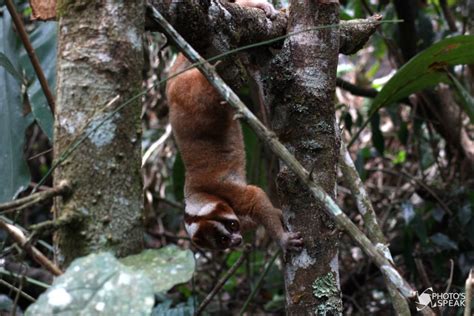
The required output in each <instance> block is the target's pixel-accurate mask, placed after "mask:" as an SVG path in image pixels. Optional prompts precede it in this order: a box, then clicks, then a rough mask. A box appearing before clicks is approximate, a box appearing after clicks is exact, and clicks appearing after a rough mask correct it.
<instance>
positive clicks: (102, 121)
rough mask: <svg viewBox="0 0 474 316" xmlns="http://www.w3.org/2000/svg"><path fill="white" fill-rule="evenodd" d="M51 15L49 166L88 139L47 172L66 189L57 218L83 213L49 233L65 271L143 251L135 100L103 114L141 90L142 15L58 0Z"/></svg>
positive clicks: (140, 6) (120, 7)
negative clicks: (96, 256) (105, 254)
mask: <svg viewBox="0 0 474 316" xmlns="http://www.w3.org/2000/svg"><path fill="white" fill-rule="evenodd" d="M57 12H58V17H59V18H60V19H59V30H60V33H59V49H58V61H57V78H58V79H57V112H56V123H55V142H54V150H55V155H56V161H61V159H62V157H63V156H62V154H63V153H64V152H65V151H66V150H67V149H68V148H70V146H71V145H74V144H76V143H77V141H78V140H79V139H80V138H81V137H83V135H86V136H87V138H86V139H85V140H84V142H83V143H82V144H81V145H80V147H78V149H77V150H76V151H75V152H74V153H73V154H72V155H71V156H70V157H69V158H67V159H66V161H64V162H62V164H61V165H60V166H59V167H58V168H57V169H56V171H55V174H54V178H55V183H56V185H57V184H58V183H59V181H60V180H62V179H67V180H69V182H70V183H71V185H72V188H73V193H72V194H71V196H70V197H68V198H64V199H57V201H56V203H55V216H56V218H57V217H58V216H63V215H70V214H75V213H76V214H77V213H80V214H81V215H82V216H83V219H82V220H81V221H78V222H75V223H73V224H70V225H69V226H66V227H64V228H63V229H61V230H59V231H58V233H57V234H56V236H55V247H56V250H57V253H56V259H57V260H58V261H59V264H60V265H61V266H67V265H69V263H70V262H71V261H72V260H73V259H75V258H77V257H79V256H83V255H86V254H89V253H91V252H97V251H112V252H114V253H115V254H116V255H118V256H124V255H128V254H130V253H134V252H137V251H140V250H141V249H142V245H143V231H142V225H141V210H142V184H141V174H140V160H141V159H140V158H141V153H140V150H141V146H140V137H141V130H140V111H141V102H140V99H138V100H135V101H133V102H134V104H132V105H131V106H128V107H126V108H125V109H124V110H123V111H120V112H117V113H116V114H114V115H113V116H111V118H110V119H108V120H107V119H106V117H107V115H109V114H111V113H112V112H113V111H114V109H116V108H117V106H119V105H120V104H122V103H123V102H125V101H127V100H129V99H130V98H131V97H133V96H135V95H136V94H138V93H140V91H141V81H142V78H141V70H142V61H143V54H142V34H143V30H144V14H145V13H144V2H143V1H134V2H127V3H126V4H125V2H123V1H112V2H110V1H107V2H103V1H101V2H94V1H77V2H76V1H61V2H59V3H58V11H57ZM117 96H119V97H118V99H116V100H115V102H111V100H114V98H116V97H117ZM107 104H108V105H107ZM106 105H107V106H106ZM99 125H100V128H97V127H98V126H99ZM96 128H97V130H95V129H96Z"/></svg>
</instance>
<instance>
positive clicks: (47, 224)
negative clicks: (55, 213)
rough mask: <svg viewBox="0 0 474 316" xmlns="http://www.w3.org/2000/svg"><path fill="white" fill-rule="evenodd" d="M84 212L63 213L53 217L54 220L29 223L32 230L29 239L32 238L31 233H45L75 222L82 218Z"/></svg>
mask: <svg viewBox="0 0 474 316" xmlns="http://www.w3.org/2000/svg"><path fill="white" fill-rule="evenodd" d="M84 216H85V215H84V214H82V213H79V212H70V213H67V214H63V215H61V216H60V217H58V218H56V219H54V220H49V221H44V222H41V223H39V224H35V225H31V226H30V227H29V229H31V230H32V231H33V233H32V235H31V236H30V239H32V237H33V235H35V236H37V235H43V234H45V233H49V232H53V231H55V230H58V229H60V228H61V227H64V226H66V225H69V224H71V223H73V222H76V221H78V220H80V219H82V218H84Z"/></svg>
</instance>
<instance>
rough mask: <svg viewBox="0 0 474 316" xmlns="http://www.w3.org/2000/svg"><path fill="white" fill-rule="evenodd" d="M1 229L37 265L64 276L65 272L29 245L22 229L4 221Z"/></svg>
mask: <svg viewBox="0 0 474 316" xmlns="http://www.w3.org/2000/svg"><path fill="white" fill-rule="evenodd" d="M0 228H1V229H3V230H5V231H6V232H7V233H8V235H10V236H11V237H12V239H13V240H14V241H15V242H16V243H17V244H18V246H20V247H21V248H22V249H23V250H25V251H26V252H27V253H28V254H29V255H30V256H31V257H32V258H33V259H34V260H35V261H36V262H37V263H39V264H40V265H41V266H43V267H44V268H45V269H47V270H48V271H49V272H51V273H52V274H54V275H55V276H59V275H61V274H63V272H62V271H61V270H60V269H59V268H58V267H57V266H56V265H55V264H54V263H52V262H51V261H50V260H49V259H48V258H47V257H46V256H45V255H43V254H42V253H41V252H40V251H39V250H38V249H37V248H35V247H33V246H32V245H30V243H28V239H27V238H26V237H25V235H24V234H23V232H22V231H21V230H20V229H18V228H17V227H15V226H14V225H10V224H7V223H5V222H4V221H0Z"/></svg>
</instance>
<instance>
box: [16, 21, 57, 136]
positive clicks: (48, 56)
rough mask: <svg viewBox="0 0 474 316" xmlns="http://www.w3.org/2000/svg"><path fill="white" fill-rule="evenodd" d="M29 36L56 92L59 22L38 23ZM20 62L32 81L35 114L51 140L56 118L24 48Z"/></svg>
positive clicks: (29, 93) (29, 89)
mask: <svg viewBox="0 0 474 316" xmlns="http://www.w3.org/2000/svg"><path fill="white" fill-rule="evenodd" d="M29 38H30V41H31V45H32V46H33V48H34V50H35V53H36V56H37V57H38V59H39V61H40V65H41V69H42V70H43V73H44V75H45V77H46V80H47V82H48V86H49V90H50V91H51V92H52V93H54V92H55V90H56V46H57V22H54V21H49V22H41V23H39V24H37V26H36V28H35V30H34V31H33V32H32V33H31V34H29ZM20 63H21V66H22V67H23V68H24V69H25V72H26V75H27V77H28V79H29V80H30V81H31V83H30V85H29V86H28V89H27V93H28V98H29V100H30V104H31V110H32V112H33V116H34V117H35V120H36V121H37V122H38V124H39V126H40V127H41V129H42V130H43V132H44V133H45V134H46V136H48V138H49V140H50V141H52V139H53V126H54V118H53V115H52V113H51V110H50V108H49V106H48V102H47V100H46V97H45V94H44V92H43V89H42V88H41V84H40V83H39V80H38V77H37V76H36V72H35V71H34V69H33V66H32V65H31V61H30V58H29V57H28V54H27V53H26V51H25V50H24V49H23V50H22V54H21V55H20Z"/></svg>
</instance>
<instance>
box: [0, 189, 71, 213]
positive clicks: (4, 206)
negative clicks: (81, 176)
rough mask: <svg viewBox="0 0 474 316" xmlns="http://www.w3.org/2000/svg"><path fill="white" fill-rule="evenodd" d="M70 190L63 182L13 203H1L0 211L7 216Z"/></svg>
mask: <svg viewBox="0 0 474 316" xmlns="http://www.w3.org/2000/svg"><path fill="white" fill-rule="evenodd" d="M69 190H70V187H69V185H68V183H67V181H62V182H61V183H59V185H58V186H57V187H54V188H51V189H47V190H44V191H41V192H38V193H34V194H31V195H28V196H26V197H24V198H21V199H17V200H14V201H11V202H6V203H1V204H0V211H3V212H2V214H5V213H9V212H12V211H15V210H20V209H24V208H26V207H29V206H31V205H34V204H37V203H39V202H42V201H45V200H49V199H51V198H53V197H55V196H58V195H62V194H65V193H66V192H68V191H69Z"/></svg>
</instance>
